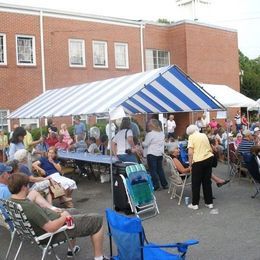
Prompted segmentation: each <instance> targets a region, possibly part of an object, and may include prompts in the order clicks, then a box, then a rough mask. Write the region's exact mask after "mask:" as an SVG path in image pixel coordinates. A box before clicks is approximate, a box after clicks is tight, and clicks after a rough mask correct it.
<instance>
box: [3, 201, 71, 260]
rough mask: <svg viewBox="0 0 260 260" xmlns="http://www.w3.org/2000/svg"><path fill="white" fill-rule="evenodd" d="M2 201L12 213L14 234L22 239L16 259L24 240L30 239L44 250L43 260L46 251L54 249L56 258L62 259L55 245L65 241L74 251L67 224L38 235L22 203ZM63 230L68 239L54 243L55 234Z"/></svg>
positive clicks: (10, 213)
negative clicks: (51, 231)
mask: <svg viewBox="0 0 260 260" xmlns="http://www.w3.org/2000/svg"><path fill="white" fill-rule="evenodd" d="M0 201H1V202H2V203H3V205H4V207H5V209H6V211H7V212H8V214H9V215H10V218H11V219H12V221H13V224H14V228H15V229H14V235H16V236H17V237H18V238H19V239H20V244H19V247H18V250H17V252H16V255H15V258H14V260H16V259H17V257H18V255H19V253H20V250H21V248H22V245H23V242H24V241H30V242H33V243H36V244H37V245H38V246H39V247H40V248H41V250H42V257H41V260H43V259H44V258H45V256H46V253H47V252H48V251H50V250H52V251H53V253H54V254H55V257H56V259H60V258H59V257H58V256H57V254H56V253H55V251H54V247H57V246H59V245H61V244H63V243H65V242H68V244H69V248H70V249H71V250H72V252H73V247H72V245H71V243H70V238H69V237H68V234H67V232H66V230H67V226H66V225H64V226H63V227H61V228H60V229H58V230H57V231H56V232H53V233H45V234H43V235H41V236H36V234H35V232H34V230H33V229H32V226H31V224H30V222H29V221H28V219H27V217H26V215H25V214H24V212H23V209H22V207H21V205H20V204H18V203H15V202H12V201H9V200H2V199H1V200H0ZM62 232H63V233H64V235H65V238H66V239H65V240H64V241H60V242H58V243H55V244H52V238H53V236H54V235H55V234H58V233H62ZM10 249H11V247H10V248H9V250H10Z"/></svg>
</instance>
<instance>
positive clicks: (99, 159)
mask: <svg viewBox="0 0 260 260" xmlns="http://www.w3.org/2000/svg"><path fill="white" fill-rule="evenodd" d="M58 157H59V158H64V159H72V160H80V161H85V162H94V163H104V164H110V163H111V158H110V155H102V154H91V153H77V152H67V151H58ZM116 161H118V160H117V158H116V157H114V156H112V163H115V162H116Z"/></svg>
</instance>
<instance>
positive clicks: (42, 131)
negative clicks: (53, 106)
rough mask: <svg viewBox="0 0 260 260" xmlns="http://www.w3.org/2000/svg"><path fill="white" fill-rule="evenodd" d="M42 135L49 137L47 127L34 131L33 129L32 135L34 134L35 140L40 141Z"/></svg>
mask: <svg viewBox="0 0 260 260" xmlns="http://www.w3.org/2000/svg"><path fill="white" fill-rule="evenodd" d="M41 133H42V135H46V136H47V134H48V132H47V128H46V127H42V128H34V129H32V131H31V134H32V138H33V140H38V139H40V137H41Z"/></svg>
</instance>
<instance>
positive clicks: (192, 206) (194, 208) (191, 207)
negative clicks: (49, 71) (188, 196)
mask: <svg viewBox="0 0 260 260" xmlns="http://www.w3.org/2000/svg"><path fill="white" fill-rule="evenodd" d="M188 208H189V209H193V210H197V209H199V206H198V205H192V204H189V205H188Z"/></svg>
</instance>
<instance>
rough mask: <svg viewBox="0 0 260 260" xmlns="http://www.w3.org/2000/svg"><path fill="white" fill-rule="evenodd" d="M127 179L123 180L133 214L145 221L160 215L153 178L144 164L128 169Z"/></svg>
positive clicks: (131, 166) (128, 167)
mask: <svg viewBox="0 0 260 260" xmlns="http://www.w3.org/2000/svg"><path fill="white" fill-rule="evenodd" d="M126 174H127V178H125V177H124V176H123V175H120V176H121V178H122V179H123V183H124V186H125V190H126V194H127V197H128V201H129V204H130V207H131V210H132V212H134V213H135V215H136V216H137V217H141V216H140V215H142V218H143V219H146V218H149V217H154V216H156V215H157V214H159V209H158V206H157V203H156V198H155V195H154V188H153V184H152V181H151V177H150V175H149V174H147V172H146V169H145V167H144V165H143V164H135V165H130V166H127V167H126Z"/></svg>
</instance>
